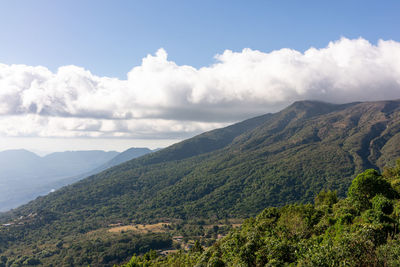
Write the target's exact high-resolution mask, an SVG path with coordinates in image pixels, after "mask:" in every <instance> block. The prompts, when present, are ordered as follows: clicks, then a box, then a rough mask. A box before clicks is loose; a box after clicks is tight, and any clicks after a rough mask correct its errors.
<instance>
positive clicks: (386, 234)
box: [139, 170, 400, 266]
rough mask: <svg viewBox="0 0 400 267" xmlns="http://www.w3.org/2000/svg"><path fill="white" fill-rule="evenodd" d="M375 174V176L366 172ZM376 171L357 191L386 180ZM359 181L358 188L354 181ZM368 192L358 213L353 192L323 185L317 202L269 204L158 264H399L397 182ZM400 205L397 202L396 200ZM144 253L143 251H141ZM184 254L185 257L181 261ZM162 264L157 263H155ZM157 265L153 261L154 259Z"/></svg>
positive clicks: (365, 177)
mask: <svg viewBox="0 0 400 267" xmlns="http://www.w3.org/2000/svg"><path fill="white" fill-rule="evenodd" d="M370 175H374V177H372V178H371V177H368V176H370ZM377 179H381V176H380V174H379V173H378V172H372V171H371V170H367V171H366V172H364V173H362V175H359V176H357V177H356V178H355V180H357V181H356V182H354V183H353V185H354V186H353V191H352V192H353V193H355V192H357V191H356V190H359V191H360V192H363V193H364V194H367V193H366V192H365V191H362V190H361V189H363V188H370V187H369V184H366V183H367V182H371V183H373V184H375V185H376V184H378V185H382V181H377ZM356 185H357V186H359V187H358V188H357V187H356ZM375 190H376V192H378V193H374V192H373V193H371V194H370V195H364V196H363V197H365V198H366V199H367V200H369V201H370V205H371V207H372V208H371V209H367V210H364V211H362V212H361V213H360V210H358V205H357V204H356V203H354V196H353V195H351V194H350V195H351V196H352V197H353V198H351V197H350V196H349V197H348V198H346V199H340V200H338V199H337V197H336V194H335V192H330V191H322V192H321V193H320V194H318V196H317V197H316V201H315V205H311V204H306V205H300V204H296V205H286V206H284V207H281V208H267V209H265V210H264V211H263V212H261V213H260V214H259V215H258V216H257V217H256V218H249V219H247V220H246V221H245V222H244V223H243V225H242V227H241V228H240V229H236V230H233V231H231V232H230V233H229V234H228V235H227V236H226V237H225V238H223V239H221V240H219V241H218V242H217V243H215V244H214V245H213V246H211V247H209V248H208V249H207V250H205V251H204V252H203V253H202V254H201V255H200V256H199V251H197V250H196V251H195V250H191V251H189V252H188V253H187V254H186V257H182V253H179V254H177V255H170V256H168V257H161V258H157V259H154V260H153V261H152V262H150V264H154V265H155V266H171V265H168V264H170V263H172V262H173V263H174V265H173V266H398V265H399V264H400V257H399V254H400V242H399V234H398V233H399V230H400V229H399V226H398V225H397V224H396V223H395V222H396V221H398V220H399V216H398V214H397V213H396V212H395V209H394V208H393V204H392V203H393V202H395V203H400V201H399V200H397V199H389V198H388V197H386V196H392V195H391V194H392V193H393V192H392V190H393V188H391V187H387V186H386V185H384V186H382V187H381V188H379V187H378V188H375ZM395 206H397V205H395ZM139 258H140V259H143V257H139ZM181 260H184V261H181ZM157 264H158V265H157ZM152 266H153V265H152Z"/></svg>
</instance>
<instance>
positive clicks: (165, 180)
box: [0, 100, 400, 249]
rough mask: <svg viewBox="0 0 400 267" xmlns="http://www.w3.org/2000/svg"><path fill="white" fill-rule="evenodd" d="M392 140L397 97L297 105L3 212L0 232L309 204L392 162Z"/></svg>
mask: <svg viewBox="0 0 400 267" xmlns="http://www.w3.org/2000/svg"><path fill="white" fill-rule="evenodd" d="M399 143H400V100H394V101H379V102H365V103H349V104H342V105H336V104H329V103H323V102H317V101H301V102H296V103H294V104H292V105H291V106H289V107H287V108H286V109H284V110H282V111H280V112H277V113H274V114H266V115H263V116H259V117H256V118H252V119H249V120H246V121H243V122H240V123H237V124H234V125H231V126H228V127H225V128H222V129H217V130H213V131H210V132H206V133H203V134H201V135H198V136H196V137H193V138H191V139H188V140H185V141H183V142H180V143H178V144H175V145H172V146H170V147H168V148H165V149H162V150H160V151H158V152H155V153H151V154H148V155H145V156H142V157H140V158H137V159H134V160H131V161H128V162H125V163H123V164H120V165H117V166H115V167H112V168H109V169H107V170H105V171H103V172H101V173H99V174H96V175H93V176H90V177H88V178H86V179H84V180H81V181H79V182H77V183H75V184H73V185H70V186H67V187H64V188H62V189H60V190H58V191H56V192H54V193H51V194H49V195H47V196H45V197H40V198H38V199H36V200H35V201H32V202H30V203H28V204H27V205H24V206H22V207H19V208H18V209H15V210H13V211H12V212H9V213H6V214H4V215H3V218H2V222H3V223H7V222H9V221H12V220H13V222H14V223H15V224H18V223H21V224H22V225H24V227H23V228H22V227H20V228H18V226H15V227H12V226H11V227H7V228H6V230H4V229H3V231H2V232H0V234H1V235H0V240H3V242H2V243H1V244H2V247H3V249H5V248H7V247H8V246H10V244H12V246H18V244H25V243H26V242H36V241H37V240H42V241H43V242H47V241H48V242H52V241H50V240H58V239H59V240H64V241H63V242H65V240H69V239H73V237H74V238H75V237H76V236H77V235H84V234H85V233H90V232H91V231H94V230H96V229H100V228H106V227H108V225H110V224H114V223H116V222H119V223H129V222H132V220H134V221H136V222H147V223H148V222H155V221H163V220H168V219H172V218H174V219H183V220H188V219H199V218H226V217H235V218H246V217H248V216H253V215H256V214H257V213H259V212H260V211H262V210H263V209H264V208H265V207H268V206H283V205H285V204H288V203H294V202H301V203H306V202H310V201H312V199H313V197H314V196H315V195H316V194H317V193H318V192H319V191H321V189H332V190H337V191H338V194H339V196H342V197H343V196H345V193H346V192H347V188H348V186H349V184H350V182H351V180H352V178H353V177H354V175H355V174H357V173H360V172H361V171H363V170H364V169H366V168H371V167H372V168H379V169H382V168H383V166H385V165H390V164H392V163H393V161H394V159H396V157H399V156H400V147H399V146H398V144H399ZM29 215H30V216H31V217H29ZM33 215H35V216H33ZM18 218H24V219H21V220H19V219H18ZM27 218H29V219H27ZM6 233H7V234H6ZM10 236H12V243H9V242H11V241H10ZM44 236H45V238H44ZM46 240H47V241H46ZM19 242H23V243H19ZM0 248H1V246H0Z"/></svg>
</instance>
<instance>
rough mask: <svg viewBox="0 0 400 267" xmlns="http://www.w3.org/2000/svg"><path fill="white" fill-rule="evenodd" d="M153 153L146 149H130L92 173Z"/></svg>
mask: <svg viewBox="0 0 400 267" xmlns="http://www.w3.org/2000/svg"><path fill="white" fill-rule="evenodd" d="M151 152H153V151H152V150H150V149H148V148H147V147H132V148H129V149H127V150H125V151H123V152H121V153H119V154H118V155H117V156H115V157H114V158H112V159H111V160H109V161H107V162H106V163H105V164H103V165H101V166H100V167H98V168H96V169H94V173H98V172H100V171H103V170H105V169H108V168H111V167H114V166H116V165H119V164H121V163H124V162H126V161H128V160H131V159H135V158H138V157H141V156H144V155H146V154H148V153H151Z"/></svg>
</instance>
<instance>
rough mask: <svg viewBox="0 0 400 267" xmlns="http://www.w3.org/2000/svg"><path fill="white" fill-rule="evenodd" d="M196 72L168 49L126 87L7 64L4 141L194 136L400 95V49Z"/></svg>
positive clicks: (228, 58)
mask: <svg viewBox="0 0 400 267" xmlns="http://www.w3.org/2000/svg"><path fill="white" fill-rule="evenodd" d="M215 60H216V61H215V64H213V65H211V66H208V67H203V68H199V69H197V68H194V67H191V66H186V65H183V66H180V65H177V64H176V63H175V62H173V61H170V60H168V57H167V52H166V51H165V50H164V49H159V50H158V51H157V52H156V54H155V55H147V56H146V57H145V58H143V60H142V64H141V65H140V66H136V67H134V68H133V69H132V70H131V71H129V72H128V74H127V78H126V79H125V80H121V79H117V78H109V77H99V76H96V75H93V74H92V73H91V72H90V71H88V70H85V69H83V68H81V67H77V66H64V67H60V68H59V69H58V70H57V72H56V73H53V72H51V71H50V70H48V69H47V68H45V67H41V66H39V67H32V66H26V65H6V64H0V135H3V136H40V137H117V138H118V137H123V138H150V139H151V138H154V139H157V138H184V137H187V136H190V135H192V134H195V133H198V132H202V131H206V130H209V129H212V128H216V127H221V126H223V125H226V124H228V123H231V122H234V121H238V120H241V119H244V118H248V117H251V116H255V115H259V114H263V113H267V112H275V111H278V110H279V109H281V108H283V107H285V106H286V105H289V104H290V103H292V102H293V101H296V100H304V99H314V100H322V101H327V102H333V103H344V102H351V101H366V100H382V99H393V98H400V43H399V42H395V41H383V40H380V41H378V43H377V44H376V45H374V44H371V43H370V42H368V41H367V40H365V39H362V38H359V39H353V40H350V39H346V38H342V39H340V40H338V41H335V42H331V43H329V44H328V46H327V47H325V48H322V49H316V48H310V49H308V50H307V51H305V52H304V53H302V52H299V51H296V50H292V49H287V48H284V49H280V50H276V51H272V52H269V53H264V52H261V51H257V50H251V49H248V48H246V49H243V50H242V51H241V52H232V51H230V50H226V51H224V52H223V53H222V54H220V55H216V56H215Z"/></svg>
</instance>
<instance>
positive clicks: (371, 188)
mask: <svg viewBox="0 0 400 267" xmlns="http://www.w3.org/2000/svg"><path fill="white" fill-rule="evenodd" d="M377 194H382V195H383V196H385V197H387V198H388V199H394V198H396V197H397V196H398V193H397V192H396V191H395V190H394V189H393V188H392V187H391V185H390V183H389V182H388V181H386V180H385V179H384V178H383V177H382V175H380V174H379V172H378V171H376V170H374V169H368V170H366V171H364V172H363V173H360V174H359V175H357V177H356V178H354V180H353V182H352V183H351V186H350V187H349V191H348V193H347V195H348V197H349V198H350V200H352V201H354V204H355V206H356V207H357V208H358V209H359V210H360V211H363V210H366V209H369V208H371V202H370V200H371V199H372V198H373V197H374V196H376V195H377Z"/></svg>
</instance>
